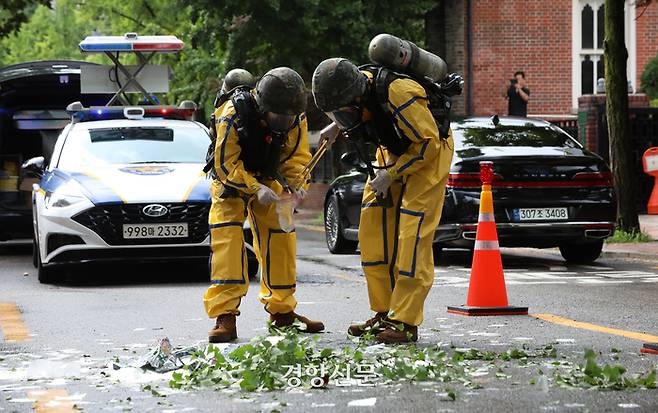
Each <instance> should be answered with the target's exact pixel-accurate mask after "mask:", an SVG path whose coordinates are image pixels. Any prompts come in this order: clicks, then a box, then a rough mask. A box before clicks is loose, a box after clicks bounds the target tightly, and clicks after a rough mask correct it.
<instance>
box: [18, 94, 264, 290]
mask: <svg viewBox="0 0 658 413" xmlns="http://www.w3.org/2000/svg"><path fill="white" fill-rule="evenodd" d="M190 103H191V102H190ZM181 106H183V105H181ZM67 110H68V111H69V113H72V114H73V121H72V122H71V123H70V124H68V125H67V126H66V127H65V128H64V130H63V131H62V133H61V134H60V136H59V138H58V139H57V143H56V145H55V148H54V152H53V155H52V158H51V159H50V162H49V163H48V164H45V161H44V158H43V157H38V158H33V159H30V160H29V161H27V162H26V163H25V164H24V166H23V168H24V170H25V172H26V173H29V174H32V175H36V176H39V177H40V180H39V183H38V184H35V185H34V188H33V194H32V202H33V224H34V265H35V267H37V268H38V278H39V281H40V282H42V283H53V282H57V281H60V280H61V279H62V276H63V271H62V268H63V267H65V266H69V265H73V264H79V263H85V262H107V261H117V262H123V261H139V262H144V261H153V260H154V261H166V260H181V259H205V260H207V259H208V257H209V253H210V249H209V230H208V212H209V209H210V191H209V190H210V179H209V178H207V177H206V175H205V174H204V173H203V171H202V169H203V166H204V165H205V156H206V151H207V149H208V144H209V142H210V140H209V136H208V131H207V129H206V128H205V126H203V125H202V124H200V123H198V122H194V121H191V120H189V118H190V117H191V114H192V111H193V109H189V108H176V107H170V106H167V107H164V106H145V107H129V108H124V107H97V108H89V109H85V108H82V105H79V104H77V105H76V104H71V105H69V108H68V109H67ZM245 235H246V238H245V239H246V241H247V254H248V255H249V267H250V268H249V270H250V271H249V273H250V274H251V275H253V274H255V273H256V272H257V268H258V264H257V261H256V260H255V255H254V254H253V248H252V247H251V245H249V244H250V242H251V241H250V239H251V232H250V231H249V229H248V228H246V227H245Z"/></svg>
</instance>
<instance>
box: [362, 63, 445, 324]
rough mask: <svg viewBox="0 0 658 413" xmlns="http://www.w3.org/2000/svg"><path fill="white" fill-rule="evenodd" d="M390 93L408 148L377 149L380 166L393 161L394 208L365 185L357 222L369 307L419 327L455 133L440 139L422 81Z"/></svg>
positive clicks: (402, 83)
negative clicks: (398, 150) (398, 152)
mask: <svg viewBox="0 0 658 413" xmlns="http://www.w3.org/2000/svg"><path fill="white" fill-rule="evenodd" d="M365 73H366V75H368V77H369V78H371V75H370V73H369V72H365ZM388 96H389V102H388V105H387V106H388V107H387V109H388V110H389V111H390V112H391V113H392V114H393V116H394V122H395V124H396V126H397V128H398V131H399V132H400V133H402V134H404V136H406V137H407V138H408V139H409V141H411V145H410V146H409V147H408V148H407V150H406V151H405V152H404V153H403V154H402V155H401V156H400V157H399V158H397V159H396V157H395V156H394V155H393V154H390V153H389V152H388V151H386V150H385V148H383V147H382V148H380V149H381V150H378V151H377V162H378V164H379V165H380V166H384V165H391V164H393V166H392V167H391V168H390V169H388V173H389V174H390V175H391V177H392V178H393V182H392V184H391V186H390V192H389V196H391V197H392V201H393V202H392V203H393V206H392V207H389V208H386V207H383V206H380V205H378V204H377V201H376V199H375V193H374V192H373V190H372V189H371V188H370V186H369V185H368V184H366V188H365V191H364V193H363V202H362V206H361V208H362V209H361V219H360V224H359V245H360V247H361V261H362V262H361V264H362V266H363V271H364V273H365V276H366V280H367V283H368V295H369V298H370V307H371V309H372V310H373V311H375V312H378V313H379V312H389V317H390V318H391V319H392V320H395V321H400V322H404V323H407V324H410V325H413V326H418V325H420V324H421V323H422V322H423V306H424V303H425V298H426V297H427V294H428V293H429V290H430V288H431V286H432V283H433V282H434V260H433V255H432V241H433V239H434V231H435V230H436V227H437V225H438V223H439V220H440V218H441V210H442V208H443V199H444V197H445V187H446V183H447V180H448V173H449V171H450V163H451V161H452V155H453V152H454V144H453V140H452V131H451V132H450V135H449V137H448V139H445V140H442V139H440V138H439V132H438V128H437V126H436V122H435V120H434V118H433V117H432V114H431V113H430V111H429V109H428V107H427V94H426V93H425V90H424V89H423V88H422V87H421V86H420V85H419V84H418V83H417V82H415V81H413V80H411V79H408V78H399V79H396V80H394V81H393V82H391V84H390V85H389V90H388ZM367 116H368V114H367V113H365V114H364V117H367ZM369 181H370V180H368V183H369Z"/></svg>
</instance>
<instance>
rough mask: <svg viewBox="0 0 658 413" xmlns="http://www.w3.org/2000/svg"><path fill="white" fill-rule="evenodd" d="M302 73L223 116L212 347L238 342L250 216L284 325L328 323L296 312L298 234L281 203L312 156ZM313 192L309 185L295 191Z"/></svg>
mask: <svg viewBox="0 0 658 413" xmlns="http://www.w3.org/2000/svg"><path fill="white" fill-rule="evenodd" d="M305 105H306V94H305V88H304V81H303V80H302V78H301V76H299V74H297V72H295V71H294V70H292V69H289V68H284V67H282V68H276V69H272V70H270V71H269V72H267V73H266V74H265V75H264V76H263V78H262V79H260V81H259V82H258V83H257V85H256V88H255V89H254V90H252V91H241V92H240V91H239V92H237V93H236V94H235V95H233V96H232V97H231V99H230V100H228V101H226V102H225V103H224V104H223V105H222V106H220V107H219V108H218V109H217V111H216V112H215V117H216V132H217V141H216V145H215V164H214V169H215V171H216V174H217V179H216V180H214V181H213V183H212V186H211V196H212V205H211V209H210V216H209V220H208V221H209V226H210V245H211V258H210V269H211V276H210V278H211V286H210V287H209V288H208V289H207V291H206V293H205V295H204V298H203V302H204V306H205V309H206V312H207V314H208V316H209V317H210V318H215V319H216V322H215V327H214V328H213V329H212V330H210V332H209V334H208V339H209V341H210V342H212V343H217V342H227V341H231V340H234V339H236V338H237V330H236V325H235V321H236V316H237V315H239V314H240V311H239V310H238V307H239V305H240V300H241V299H242V297H244V296H245V295H246V293H247V290H248V286H249V277H248V274H247V257H246V250H245V245H244V237H243V232H242V226H243V223H244V220H245V219H246V218H247V217H248V218H249V222H250V224H251V229H252V233H253V238H254V246H255V250H256V255H257V257H258V261H259V264H260V268H261V288H260V294H259V296H258V298H259V300H260V301H261V302H262V303H263V304H265V310H266V311H267V312H268V313H269V314H270V320H271V322H272V323H273V324H274V325H275V326H277V327H283V326H290V325H295V326H299V325H300V324H299V323H295V321H297V320H298V321H300V322H301V324H303V325H305V328H302V329H303V331H306V332H311V333H315V332H320V331H322V330H323V329H324V325H323V324H322V323H321V322H319V321H313V320H309V319H308V318H306V317H303V316H300V315H298V314H296V313H295V312H294V310H295V307H296V305H297V302H296V301H295V297H294V292H295V286H296V274H295V256H296V238H295V232H294V231H292V232H285V231H284V230H282V229H281V227H280V225H279V218H278V214H277V212H276V205H275V204H276V202H277V201H278V199H279V195H280V194H281V193H282V191H284V190H289V188H285V187H286V186H287V183H288V182H292V181H293V179H294V178H295V177H296V176H297V175H298V174H299V172H300V171H301V170H302V169H303V168H304V166H305V165H306V164H307V163H308V161H309V160H310V159H311V154H310V152H309V148H308V126H307V121H306V116H305V115H304V113H303V112H304V109H305ZM295 195H296V196H297V197H299V198H303V197H304V195H305V188H300V189H298V190H297V191H296V194H295Z"/></svg>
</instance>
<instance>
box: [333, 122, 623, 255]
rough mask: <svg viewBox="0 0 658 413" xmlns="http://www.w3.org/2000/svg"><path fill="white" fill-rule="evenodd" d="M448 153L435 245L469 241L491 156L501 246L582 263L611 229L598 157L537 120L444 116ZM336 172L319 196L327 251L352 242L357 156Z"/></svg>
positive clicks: (611, 201)
mask: <svg viewBox="0 0 658 413" xmlns="http://www.w3.org/2000/svg"><path fill="white" fill-rule="evenodd" d="M452 130H453V136H454V141H455V156H454V158H453V161H452V165H451V169H450V176H449V179H448V183H447V186H446V197H445V203H444V207H443V214H442V216H441V222H440V223H439V226H438V227H437V229H436V234H435V238H434V247H435V251H436V252H437V253H438V252H440V250H441V248H443V247H453V248H468V249H472V248H473V245H474V242H475V234H476V230H477V221H478V214H479V202H480V190H481V182H480V177H479V162H480V161H493V163H494V172H495V177H494V182H493V186H492V187H493V197H494V210H495V220H496V226H497V229H498V239H499V243H500V246H503V247H532V248H553V247H559V249H560V252H561V253H562V256H563V257H564V259H565V260H566V261H567V262H569V263H589V262H592V261H594V260H596V259H597V258H598V257H599V255H600V254H601V249H602V248H603V240H604V239H605V238H607V237H609V236H610V235H612V233H613V232H614V226H615V218H616V199H615V193H614V190H613V182H612V174H611V172H610V169H609V167H608V166H607V165H606V163H605V161H604V160H603V159H602V158H601V157H599V156H598V155H596V154H594V153H592V152H589V151H588V150H586V149H584V148H583V147H582V145H581V144H580V143H579V142H578V141H576V140H575V139H573V138H572V137H571V136H569V135H568V134H567V133H566V132H564V131H563V130H562V129H560V128H558V127H557V126H555V125H553V124H551V123H548V122H545V121H543V120H536V119H529V118H514V117H500V118H498V117H497V116H494V117H492V118H484V117H477V118H468V119H465V120H463V121H461V122H456V123H453V124H452ZM341 160H342V161H343V162H344V163H346V164H349V165H350V166H351V167H352V170H351V171H350V172H349V173H347V174H345V175H342V176H339V177H338V178H336V179H335V180H334V181H333V182H332V184H331V186H330V188H329V190H328V192H327V195H326V199H325V208H324V210H325V214H324V216H325V234H326V239H327V246H328V247H329V250H330V251H331V252H332V253H335V254H338V253H349V252H354V251H355V250H356V248H357V246H358V236H357V235H358V227H359V213H360V206H361V196H362V193H363V189H364V185H365V182H366V175H365V164H363V163H361V162H360V161H359V160H358V158H357V157H356V156H355V154H354V153H347V154H345V155H343V157H342V158H341Z"/></svg>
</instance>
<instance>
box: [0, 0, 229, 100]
mask: <svg viewBox="0 0 658 413" xmlns="http://www.w3.org/2000/svg"><path fill="white" fill-rule="evenodd" d="M191 9H192V7H191V6H181V5H180V4H179V3H178V2H177V1H176V0H148V1H147V0H137V1H134V2H108V1H105V0H56V1H54V2H52V8H49V7H46V6H44V5H40V6H38V7H37V8H36V9H35V11H34V13H33V14H32V15H31V17H30V19H29V20H28V21H27V22H25V23H24V24H22V25H21V27H20V29H19V30H18V31H16V32H14V33H12V34H10V35H9V36H7V37H6V38H4V39H0V66H1V65H9V64H14V63H19V62H25V61H31V60H48V59H65V60H67V59H72V60H85V61H94V62H97V63H104V64H110V61H109V59H108V58H107V57H106V56H104V55H103V54H98V53H93V54H82V53H80V51H79V49H78V43H79V42H80V41H81V40H82V39H84V38H85V37H86V36H89V35H93V34H96V35H122V34H124V33H127V32H136V33H138V34H143V35H145V34H149V35H155V34H161V35H165V34H173V35H177V36H178V37H179V38H181V39H182V40H183V41H184V42H186V43H187V47H186V48H184V49H183V51H182V52H181V53H172V54H160V55H158V56H156V57H155V58H154V59H153V63H156V64H169V65H171V66H172V69H173V70H172V72H173V74H174V77H173V79H172V82H171V92H170V93H169V94H168V95H167V96H164V97H163V98H164V101H165V102H169V103H175V102H178V101H179V100H181V99H192V100H195V101H197V102H201V104H202V105H203V104H204V103H206V104H207V105H209V102H210V101H211V99H212V97H213V96H214V93H215V92H214V91H215V90H216V88H217V84H218V80H217V75H218V70H217V63H218V62H219V61H220V56H221V49H220V44H221V42H215V43H213V44H212V47H209V48H206V49H203V50H200V49H195V48H191V47H189V43H190V39H191V38H192V36H195V35H196V33H197V32H198V28H197V27H196V26H195V24H193V23H192V22H191V20H190V14H191ZM172 10H176V12H175V13H172ZM126 61H127V62H129V63H130V59H127V60H126Z"/></svg>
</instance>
